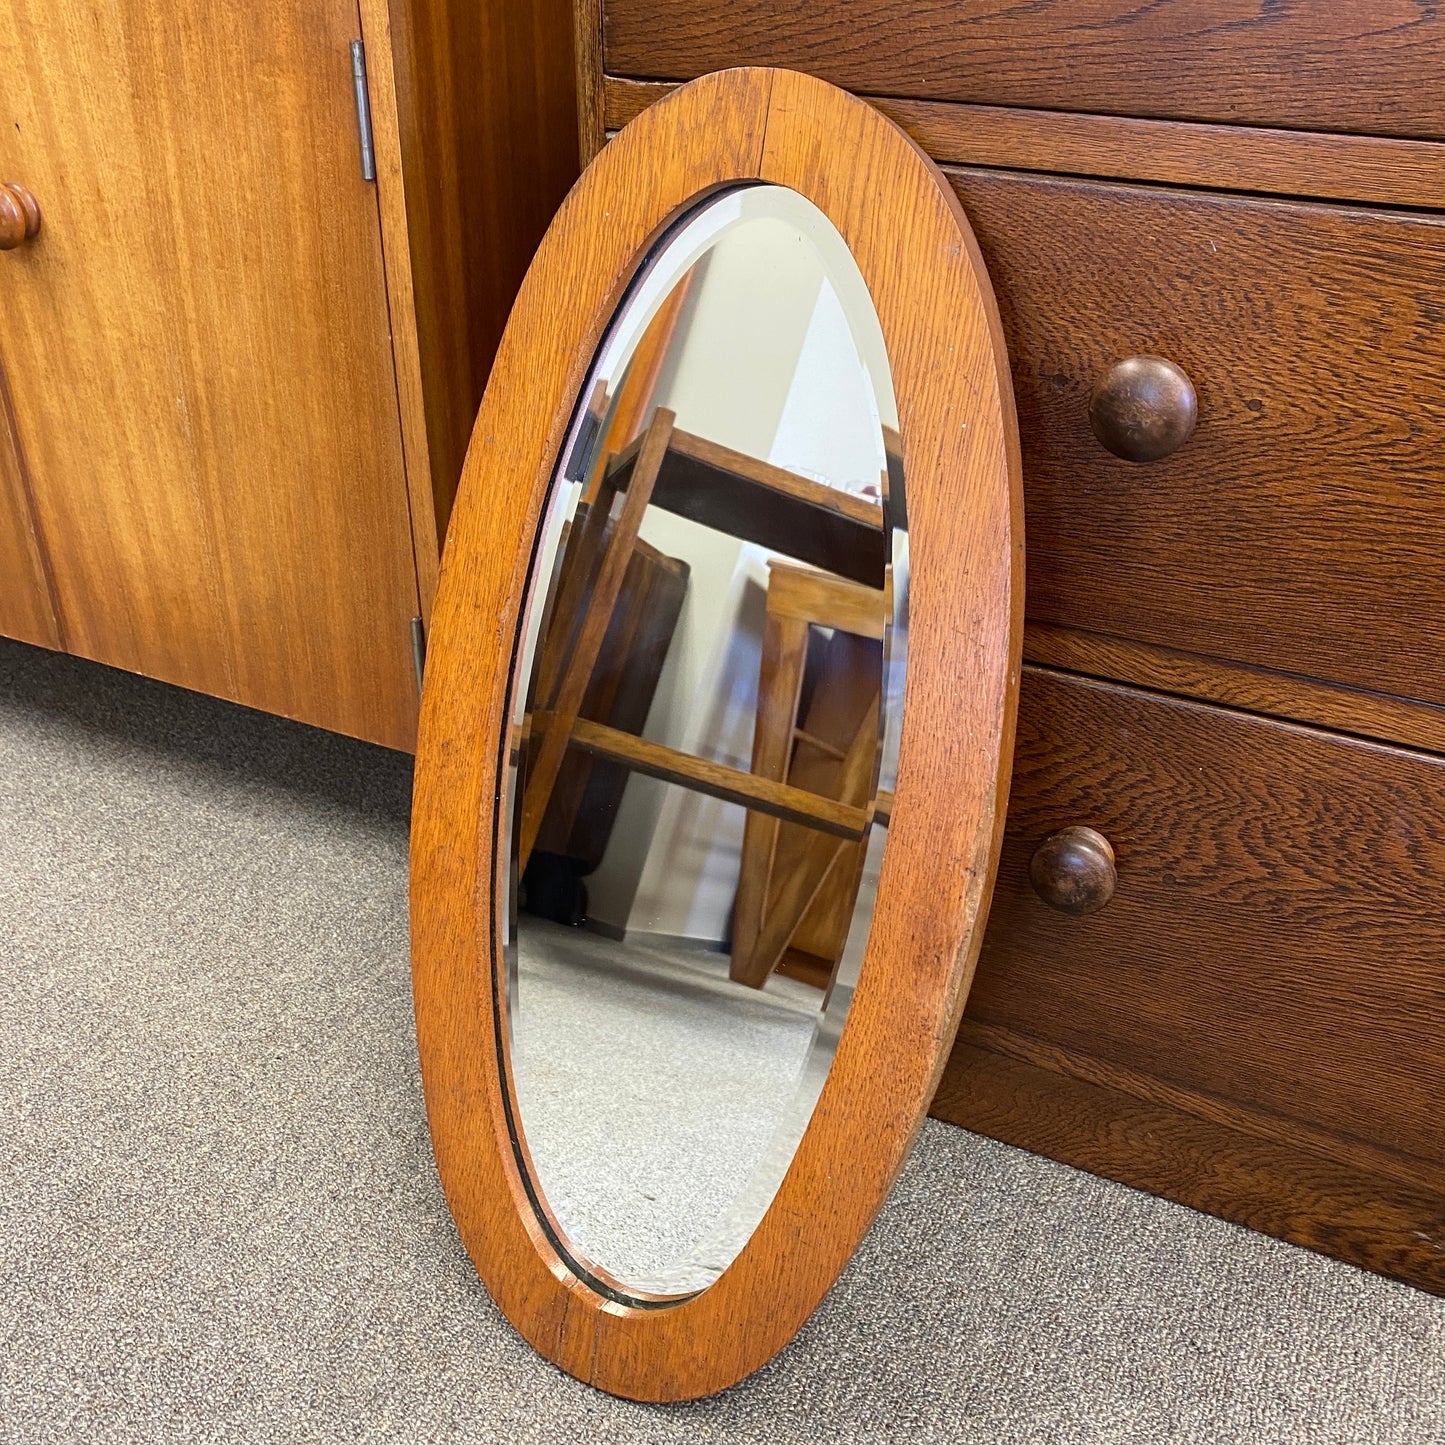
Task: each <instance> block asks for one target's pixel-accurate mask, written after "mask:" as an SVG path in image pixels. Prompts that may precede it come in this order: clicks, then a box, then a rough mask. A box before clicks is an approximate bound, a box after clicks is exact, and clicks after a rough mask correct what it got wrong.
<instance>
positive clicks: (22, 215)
mask: <svg viewBox="0 0 1445 1445" xmlns="http://www.w3.org/2000/svg"><path fill="white" fill-rule="evenodd" d="M39 232H40V207H39V205H38V204H37V203H36V200H35V197H34V196H32V195H31V194H30V192H29V191H27V190H26V189H25V187H24V186H22V185H20V184H19V182H17V181H0V251H13V250H14V249H15V248H16V247H17V246H19V245H23V244H24V243H25V242H26V241H33V240H34V239H35V237H36V236H37V235H38V234H39Z"/></svg>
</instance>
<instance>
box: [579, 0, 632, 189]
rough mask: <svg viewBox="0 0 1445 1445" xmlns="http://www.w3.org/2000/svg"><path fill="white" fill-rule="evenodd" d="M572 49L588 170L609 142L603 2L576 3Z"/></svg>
mask: <svg viewBox="0 0 1445 1445" xmlns="http://www.w3.org/2000/svg"><path fill="white" fill-rule="evenodd" d="M572 47H573V53H574V60H575V64H576V83H577V150H578V154H579V156H580V157H581V161H582V164H583V165H584V166H585V165H588V164H589V163H590V162H591V160H592V157H593V156H595V155H596V154H597V152H598V151H600V150H601V149H602V145H603V142H604V141H605V140H606V138H607V136H606V124H605V122H604V120H603V116H602V0H573V5H572ZM624 124H625V122H624ZM614 128H620V127H614Z"/></svg>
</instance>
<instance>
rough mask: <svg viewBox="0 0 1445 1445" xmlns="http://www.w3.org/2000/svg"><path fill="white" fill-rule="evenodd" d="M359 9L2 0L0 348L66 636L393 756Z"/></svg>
mask: <svg viewBox="0 0 1445 1445" xmlns="http://www.w3.org/2000/svg"><path fill="white" fill-rule="evenodd" d="M359 33H360V31H359V22H358V16H357V10H356V5H355V0H250V3H248V4H246V5H234V4H223V3H220V0H201V3H196V4H191V5H184V6H182V5H156V4H154V3H152V0H9V3H7V4H6V5H5V6H3V7H0V70H3V73H4V75H5V77H6V79H5V84H4V87H3V89H0V181H6V182H15V183H18V184H20V185H22V186H24V187H25V188H26V189H27V190H28V192H29V193H30V194H31V195H33V196H34V198H35V201H36V204H37V206H38V209H39V213H40V227H39V230H38V233H37V234H35V235H34V237H33V238H32V239H29V240H28V241H26V242H25V243H23V244H21V245H19V246H17V247H15V248H14V249H13V250H9V251H5V252H3V253H0V297H3V312H4V324H3V326H0V360H3V364H4V367H5V370H6V374H7V376H8V378H9V383H10V390H11V395H12V399H13V403H14V415H15V424H16V433H17V438H18V445H19V452H20V456H21V458H22V460H23V462H24V466H25V471H26V475H27V476H28V478H29V485H30V489H31V493H32V496H33V502H34V519H35V526H36V531H37V533H38V536H39V542H40V545H41V547H42V548H43V549H44V551H45V552H46V554H47V555H48V558H49V565H50V568H51V571H52V574H53V579H54V593H55V601H56V607H57V610H58V621H59V626H60V630H61V632H62V633H63V635H64V638H65V642H66V645H67V646H68V647H69V649H70V650H71V651H74V652H76V653H78V654H80V655H82V656H85V657H91V658H95V659H98V660H100V661H103V662H107V663H111V664H114V665H116V666H119V667H124V668H129V669H132V670H134V671H138V672H144V673H148V674H150V675H152V676H155V677H159V678H163V679H165V680H167V681H170V682H175V683H180V684H183V685H185V686H187V687H194V688H198V689H200V690H202V691H205V692H210V693H215V694H217V695H220V696H224V697H228V698H232V699H235V700H236V701H239V702H244V703H247V704H250V705H251V706H253V707H259V708H264V709H266V710H268V711H272V712H277V713H284V714H287V715H289V716H293V717H297V718H301V719H303V720H305V721H307V722H312V723H317V724H320V725H322V726H325V727H328V728H334V729H336V730H338V731H342V732H349V733H353V734H356V735H358V736H361V737H366V738H370V739H373V740H374V741H377V742H382V743H387V744H390V745H392V746H398V747H403V746H408V745H410V743H411V741H412V738H413V735H414V719H415V711H416V684H415V678H414V672H413V663H412V654H411V649H410V641H409V638H410V622H411V618H412V617H413V616H415V615H416V613H417V611H418V608H417V592H416V573H415V565H414V562H413V556H412V546H411V532H410V519H409V513H408V508H407V498H406V488H405V478H404V474H403V470H402V456H401V440H400V422H399V417H398V412H397V400H396V387H395V379H394V376H393V372H392V360H391V349H390V332H389V326H388V319H387V304H386V292H385V287H384V281H383V272H382V254H381V240H380V231H379V222H378V215H377V205H376V194H375V186H374V185H373V184H371V183H369V182H368V181H367V180H366V179H365V178H364V177H363V175H362V169H361V163H360V154H359V146H358V136H357V118H356V105H355V97H354V91H353V86H352V74H351V53H350V45H351V41H352V39H353V38H354V37H355V36H357V35H358V34H359Z"/></svg>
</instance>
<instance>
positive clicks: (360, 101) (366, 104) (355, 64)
mask: <svg viewBox="0 0 1445 1445" xmlns="http://www.w3.org/2000/svg"><path fill="white" fill-rule="evenodd" d="M351 83H352V85H353V86H354V87H355V89H356V130H357V134H358V135H359V136H360V137H361V178H362V180H365V181H374V180H375V179H376V151H375V150H374V149H373V148H372V144H371V98H370V96H368V95H367V93H366V49H365V47H364V46H363V45H362V43H361V41H359V40H353V41H352V42H351Z"/></svg>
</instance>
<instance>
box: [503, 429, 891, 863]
mask: <svg viewBox="0 0 1445 1445" xmlns="http://www.w3.org/2000/svg"><path fill="white" fill-rule="evenodd" d="M674 421H675V417H674V415H673V413H672V412H671V411H669V410H668V409H667V408H666V407H656V408H655V409H654V410H653V412H652V416H651V419H650V421H649V423H648V426H647V429H646V430H645V431H644V432H643V433H642V434H641V435H640V436H639V437H638V438H637V439H636V440H635V441H634V442H633V443H632V445H631V446H629V447H627V448H626V449H625V450H624V451H623V452H622V453H621V454H620V455H619V456H617V457H614V458H612V459H611V460H610V461H608V462H607V463H606V464H605V466H604V467H603V468H602V471H601V474H600V476H599V478H598V481H597V489H596V492H595V494H594V496H593V499H592V502H591V503H590V504H589V507H588V511H587V516H586V520H585V522H584V523H583V524H582V527H581V528H580V530H579V534H578V541H577V546H576V551H575V555H574V557H573V560H572V562H571V564H570V565H569V566H568V567H567V569H566V571H565V572H564V573H563V574H562V575H561V577H560V578H559V584H560V585H559V588H558V591H557V595H556V600H555V602H554V603H552V604H551V605H550V607H549V610H548V619H547V627H546V631H545V632H544V634H543V636H542V642H541V645H540V651H539V655H538V661H537V666H536V676H535V681H534V683H533V688H532V700H531V712H530V715H529V727H528V737H527V749H526V754H525V756H526V767H525V769H524V777H525V781H524V784H523V790H522V807H521V820H520V823H519V827H518V843H517V850H518V852H517V856H518V860H519V863H518V866H519V868H520V869H521V870H525V869H526V867H527V864H528V862H529V861H530V859H531V856H532V850H533V848H534V847H535V846H536V843H537V837H538V833H539V830H540V829H541V827H542V823H543V819H544V818H545V816H546V813H547V810H548V807H549V806H550V804H551V801H552V796H553V791H554V789H555V787H556V784H557V778H558V776H559V773H560V771H561V768H562V762H563V759H564V757H565V755H566V752H567V749H568V748H569V747H570V748H578V749H581V750H583V751H587V752H591V753H593V754H594V755H596V756H599V757H604V758H606V759H608V760H609V761H611V762H614V763H622V764H626V765H628V766H630V767H631V768H632V769H633V770H634V771H637V772H643V773H646V774H648V775H649V776H651V777H658V778H662V779H664V780H665V781H668V782H673V783H678V784H680V785H681V786H683V787H687V788H691V789H693V790H694V791H698V792H703V793H707V794H709V795H710V796H713V797H720V798H725V799H726V800H727V801H729V802H736V803H740V804H741V805H742V806H743V807H746V808H748V809H750V810H754V811H757V810H763V811H764V812H767V813H769V815H770V816H786V817H788V818H789V819H790V820H791V821H792V822H794V823H802V824H805V825H806V826H809V827H813V828H820V829H823V830H825V831H827V832H830V833H832V834H834V835H836V836H841V837H845V838H850V839H858V838H861V837H862V836H863V834H864V832H865V829H866V823H867V817H868V814H867V809H866V807H864V806H862V803H864V802H866V798H865V799H863V800H860V801H859V802H858V803H849V802H839V801H838V800H837V799H835V798H832V797H829V796H827V795H825V794H820V793H818V792H816V791H815V790H812V789H808V788H802V787H793V786H789V785H788V784H786V783H784V782H783V781H781V780H780V779H776V778H773V777H771V776H770V775H768V774H761V773H758V771H757V769H756V768H754V769H753V771H752V772H744V771H742V770H741V769H738V768H732V767H728V766H726V765H724V764H721V763H714V762H709V761H707V760H706V759H702V758H695V757H692V756H690V755H689V754H687V753H683V752H680V751H678V750H677V749H676V748H669V747H665V746H663V745H662V744H661V743H652V742H647V741H645V740H643V739H642V738H639V737H630V736H629V735H628V734H627V733H626V732H624V731H621V730H619V729H617V728H612V727H607V726H604V725H601V724H598V723H596V722H588V721H587V720H586V719H583V718H582V717H581V708H582V700H583V697H584V696H585V694H586V692H587V689H588V687H589V685H590V683H591V679H592V677H593V673H594V670H595V668H596V665H597V654H598V649H599V647H600V646H601V643H602V639H603V637H604V636H605V635H606V632H607V629H608V627H609V625H610V624H611V621H612V618H613V615H614V613H615V611H616V608H617V602H618V597H619V596H620V594H621V590H622V585H623V580H624V578H625V576H626V573H627V568H628V565H629V561H630V559H631V558H632V556H633V551H634V548H635V545H636V542H637V534H638V528H639V527H640V526H641V524H642V518H643V515H644V514H645V513H646V511H647V508H648V507H649V506H655V507H657V508H659V509H660V510H662V511H666V512H671V513H673V514H674V515H676V516H680V517H686V518H687V519H689V520H690V521H694V522H698V523H700V524H701V525H703V526H707V527H711V528H713V529H714V530H715V531H718V532H721V533H723V534H725V535H727V536H731V537H736V538H739V539H740V540H742V541H745V542H752V543H754V544H756V545H758V546H761V547H767V548H769V549H771V550H774V551H779V552H783V553H785V554H786V555H788V556H792V557H798V558H801V559H802V560H805V561H808V562H811V563H813V564H814V565H815V566H821V567H825V568H827V569H828V570H829V571H831V572H834V573H837V574H839V575H840V576H842V577H844V578H847V577H853V576H856V577H858V578H859V579H860V581H859V582H856V583H853V584H852V585H853V586H855V587H857V588H859V590H866V589H864V588H863V586H862V579H872V581H873V583H874V595H875V596H876V597H878V598H879V599H880V602H879V604H878V611H879V613H880V615H881V611H882V605H883V604H882V602H881V599H882V598H883V597H884V595H885V594H884V592H883V591H882V590H881V588H879V587H878V584H879V583H880V582H881V581H882V579H883V577H884V571H885V569H884V557H885V534H884V531H883V507H882V504H881V503H879V502H877V501H874V500H872V499H870V498H867V497H859V496H854V495H852V494H850V493H847V492H841V491H838V490H837V489H836V488H833V487H829V486H826V485H824V484H823V483H820V482H814V481H810V480H809V479H808V478H806V477H800V476H797V475H795V474H794V473H792V472H789V471H785V470H784V469H783V468H781V467H775V466H772V465H770V464H769V463H767V462H763V461H759V460H758V459H757V458H755V457H749V456H746V455H744V454H743V453H741V452H737V451H733V450H732V449H730V448H728V447H724V446H721V445H720V444H718V443H716V442H712V441H708V440H707V439H705V438H703V437H698V436H693V435H691V434H690V433H688V432H684V431H680V430H678V429H677V428H676V427H675V426H674V424H673V423H674ZM619 499H620V501H621V505H620V507H617V511H616V516H615V517H614V516H613V510H614V507H616V504H617V503H618V501H619ZM852 606H853V609H854V610H857V608H858V604H857V603H856V602H855V603H853V604H852Z"/></svg>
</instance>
